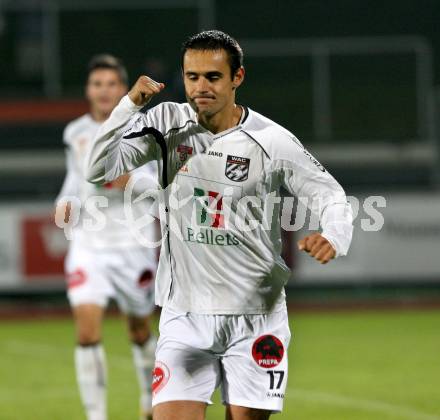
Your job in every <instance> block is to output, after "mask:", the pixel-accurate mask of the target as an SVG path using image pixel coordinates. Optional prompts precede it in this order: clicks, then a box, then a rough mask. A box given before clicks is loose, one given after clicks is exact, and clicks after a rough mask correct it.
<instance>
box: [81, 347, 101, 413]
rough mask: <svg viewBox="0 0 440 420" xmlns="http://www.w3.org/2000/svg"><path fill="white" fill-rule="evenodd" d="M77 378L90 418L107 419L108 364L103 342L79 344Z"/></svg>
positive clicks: (82, 399)
mask: <svg viewBox="0 0 440 420" xmlns="http://www.w3.org/2000/svg"><path fill="white" fill-rule="evenodd" d="M75 367H76V379H77V382H78V387H79V393H80V395H81V401H82V403H83V406H84V409H85V411H86V415H87V419H88V420H107V395H106V390H107V364H106V359H105V353H104V349H103V347H102V345H101V344H95V345H91V346H79V345H78V346H77V347H76V349H75Z"/></svg>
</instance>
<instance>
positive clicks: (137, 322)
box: [128, 317, 150, 345]
mask: <svg viewBox="0 0 440 420" xmlns="http://www.w3.org/2000/svg"><path fill="white" fill-rule="evenodd" d="M128 331H129V334H130V340H131V341H132V342H133V343H135V344H139V345H142V344H144V343H145V342H147V341H148V339H149V338H150V326H149V323H148V318H136V317H129V318H128Z"/></svg>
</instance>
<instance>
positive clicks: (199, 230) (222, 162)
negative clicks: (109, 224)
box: [87, 96, 352, 314]
mask: <svg viewBox="0 0 440 420" xmlns="http://www.w3.org/2000/svg"><path fill="white" fill-rule="evenodd" d="M139 109H140V108H139V107H137V106H136V105H134V104H133V103H132V101H131V100H130V98H129V97H128V96H125V97H124V98H123V99H122V100H121V102H120V103H119V105H118V106H117V107H116V108H115V109H114V111H113V113H112V115H111V116H110V118H109V119H108V120H107V121H106V122H104V124H103V125H102V126H101V128H100V130H99V132H98V134H97V137H96V138H95V140H94V143H93V145H92V147H91V149H90V156H89V158H88V168H87V178H88V179H89V180H90V181H91V182H93V183H101V184H102V183H105V182H108V181H111V180H113V179H115V178H117V177H118V176H120V175H121V174H122V173H124V172H125V171H130V170H133V169H135V168H138V167H141V166H142V165H144V164H145V163H146V162H148V161H150V160H154V159H155V160H157V161H158V165H159V173H160V174H161V176H160V182H161V185H162V187H163V188H164V190H163V198H164V200H163V214H164V215H165V217H163V220H162V222H163V226H162V228H163V229H162V233H163V235H165V236H164V238H165V239H164V243H163V246H162V249H161V256H160V261H159V269H158V274H157V278H156V303H157V304H158V305H160V306H166V307H169V308H171V309H175V310H179V311H188V312H195V313H204V314H244V313H247V314H259V313H269V312H275V311H278V310H281V309H282V308H284V307H285V293H284V285H285V283H286V281H287V280H288V278H289V275H290V270H289V269H288V267H287V266H286V264H285V263H284V261H283V260H282V258H281V256H280V253H281V232H280V218H279V210H280V209H279V200H278V201H277V200H276V199H275V200H274V199H272V198H273V197H274V196H275V195H276V196H279V190H280V188H281V187H284V188H285V189H287V190H288V191H289V192H290V193H292V194H294V195H296V196H298V197H301V199H302V200H303V201H304V200H308V205H309V207H310V208H311V210H312V211H313V212H315V213H316V214H317V215H318V216H319V219H320V222H321V226H322V231H323V232H322V233H323V235H324V236H325V237H326V238H327V239H328V240H329V241H330V242H331V243H332V245H333V246H334V248H335V249H336V251H337V255H338V256H340V255H345V254H346V253H347V251H348V248H349V245H350V241H351V236H352V211H351V207H350V205H349V204H348V203H347V199H346V196H345V193H344V190H343V189H342V188H341V186H340V185H339V184H338V183H337V182H336V181H335V179H334V178H333V177H332V176H331V175H330V174H329V173H328V172H327V171H326V170H325V168H323V167H322V166H321V165H320V164H319V162H318V161H316V160H315V159H314V158H313V157H312V156H311V155H310V154H309V153H308V152H307V151H306V149H304V147H303V146H302V145H301V143H300V142H299V141H298V140H297V139H296V138H295V136H294V135H293V134H291V133H290V132H288V131H287V130H285V129H284V128H283V127H281V126H279V125H277V124H276V123H274V122H273V121H271V120H269V119H268V118H265V117H264V116H262V115H260V114H258V113H256V112H254V111H252V110H250V109H248V108H245V107H243V112H242V117H241V121H240V122H239V124H238V125H237V126H235V127H232V128H230V129H228V130H226V131H224V132H221V133H218V134H213V133H211V132H210V131H208V130H207V129H205V128H204V127H203V126H202V125H200V124H199V123H198V120H197V115H196V113H195V112H194V110H193V109H192V108H191V107H190V106H189V104H187V103H184V104H177V103H171V102H166V103H162V104H160V105H158V106H156V107H154V108H152V109H150V110H148V111H147V112H145V113H142V112H139ZM165 188H166V189H165Z"/></svg>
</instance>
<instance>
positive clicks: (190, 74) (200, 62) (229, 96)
mask: <svg viewBox="0 0 440 420" xmlns="http://www.w3.org/2000/svg"><path fill="white" fill-rule="evenodd" d="M243 77H244V69H242V68H241V69H239V70H238V71H237V73H236V74H235V75H234V78H232V79H231V68H230V66H229V61H228V55H227V52H226V51H225V50H215V51H211V50H206V51H200V50H191V49H190V50H187V51H186V53H185V55H184V57H183V81H184V84H185V94H186V98H187V101H188V103H189V104H190V105H191V107H192V108H193V109H194V110H195V111H196V112H197V114H199V116H204V117H208V118H209V117H212V116H213V115H215V114H217V113H218V112H220V111H222V110H223V109H225V107H227V106H233V104H234V101H235V89H236V88H237V87H238V86H239V85H240V84H241V82H242V80H243Z"/></svg>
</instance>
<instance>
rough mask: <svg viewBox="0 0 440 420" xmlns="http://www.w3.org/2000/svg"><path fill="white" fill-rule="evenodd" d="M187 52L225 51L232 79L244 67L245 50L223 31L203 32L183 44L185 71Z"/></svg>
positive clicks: (182, 55) (181, 62)
mask: <svg viewBox="0 0 440 420" xmlns="http://www.w3.org/2000/svg"><path fill="white" fill-rule="evenodd" d="M187 50H201V51H207V50H209V51H216V50H225V51H226V53H227V54H228V60H229V66H230V68H231V78H233V77H234V75H235V73H236V72H237V70H238V69H239V68H240V67H241V66H242V65H243V50H242V49H241V47H240V44H239V43H238V42H237V41H236V40H235V39H234V38H232V37H231V36H230V35H228V34H225V33H224V32H222V31H217V30H211V31H203V32H200V33H198V34H196V35H193V36H190V37H189V38H188V39H187V40H186V41H185V42H184V43H183V44H182V49H181V57H180V60H181V61H180V65H181V67H182V70H183V58H184V56H185V53H186V52H187Z"/></svg>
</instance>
